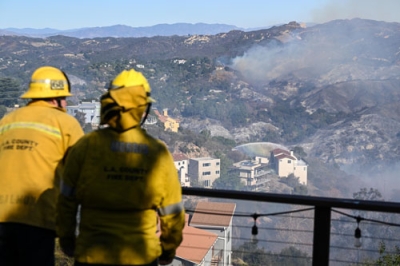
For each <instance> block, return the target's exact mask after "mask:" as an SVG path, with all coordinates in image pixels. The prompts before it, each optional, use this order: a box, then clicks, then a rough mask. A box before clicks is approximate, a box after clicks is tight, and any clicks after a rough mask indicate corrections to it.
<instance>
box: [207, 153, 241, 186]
mask: <svg viewBox="0 0 400 266" xmlns="http://www.w3.org/2000/svg"><path fill="white" fill-rule="evenodd" d="M214 155H215V157H217V158H219V159H220V160H221V164H220V177H219V178H217V179H216V180H215V181H214V183H213V187H214V188H217V189H231V190H240V189H241V188H243V184H241V183H240V179H239V177H238V176H235V175H232V174H230V173H229V168H230V167H231V166H232V164H233V161H232V160H231V159H229V158H228V157H227V156H226V155H225V154H223V153H222V152H220V151H216V152H215V154H214Z"/></svg>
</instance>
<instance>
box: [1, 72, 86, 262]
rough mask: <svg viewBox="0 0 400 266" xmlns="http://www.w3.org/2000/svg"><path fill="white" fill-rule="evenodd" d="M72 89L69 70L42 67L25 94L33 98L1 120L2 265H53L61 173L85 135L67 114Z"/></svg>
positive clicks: (24, 95) (75, 121) (34, 74)
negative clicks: (66, 158) (65, 160)
mask: <svg viewBox="0 0 400 266" xmlns="http://www.w3.org/2000/svg"><path fill="white" fill-rule="evenodd" d="M70 89H71V86H70V83H69V80H68V77H67V76H66V75H65V73H64V72H62V71H61V70H59V69H57V68H54V67H50V66H44V67H40V68H38V69H36V70H35V71H34V72H33V74H32V78H31V81H30V84H29V88H28V90H27V91H26V92H25V93H24V94H23V95H22V96H21V98H24V99H32V100H31V101H30V102H29V103H28V104H27V105H26V106H24V107H21V108H19V109H17V110H15V111H13V112H11V113H9V114H7V115H6V116H4V117H3V118H2V119H1V121H0V169H1V176H0V210H1V211H0V265H54V240H55V208H56V200H57V197H58V192H59V187H58V184H59V178H58V180H57V174H56V172H57V171H56V169H59V170H60V169H61V168H60V167H61V162H62V159H63V157H64V154H65V153H66V151H67V149H68V148H69V147H70V146H72V145H73V144H75V142H76V141H77V140H78V139H79V138H80V137H82V136H83V131H82V128H81V126H80V125H79V123H78V121H77V120H76V119H75V118H73V117H72V116H70V115H68V114H67V113H66V109H65V107H66V100H65V98H66V97H67V96H71V93H70Z"/></svg>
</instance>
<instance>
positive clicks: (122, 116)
mask: <svg viewBox="0 0 400 266" xmlns="http://www.w3.org/2000/svg"><path fill="white" fill-rule="evenodd" d="M150 93H151V88H150V85H149V83H148V81H147V79H146V78H145V77H144V76H143V74H142V73H140V72H137V71H135V70H134V69H130V70H123V71H122V72H121V73H120V74H118V75H117V76H116V77H115V78H114V79H113V80H112V81H111V82H110V87H109V90H108V92H107V93H105V94H104V95H103V96H102V97H101V109H100V116H101V122H100V123H101V124H109V125H110V122H111V124H112V125H111V126H112V127H120V128H123V129H127V128H131V127H134V126H137V125H138V124H140V123H141V119H142V117H143V114H144V113H145V112H147V111H148V107H149V106H150V104H151V103H152V102H154V100H153V99H152V98H151V97H150Z"/></svg>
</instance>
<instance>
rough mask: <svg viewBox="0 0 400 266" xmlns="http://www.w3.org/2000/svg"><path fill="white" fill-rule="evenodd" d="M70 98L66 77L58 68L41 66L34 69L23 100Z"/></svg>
mask: <svg viewBox="0 0 400 266" xmlns="http://www.w3.org/2000/svg"><path fill="white" fill-rule="evenodd" d="M67 96H72V94H71V84H70V82H69V79H68V77H67V75H66V74H65V73H64V72H63V71H61V70H60V69H58V68H55V67H51V66H43V67H39V68H38V69H36V70H35V71H34V72H33V74H32V77H31V81H30V83H29V88H28V90H27V91H26V92H25V93H24V94H23V95H22V96H21V98H23V99H54V98H64V97H67Z"/></svg>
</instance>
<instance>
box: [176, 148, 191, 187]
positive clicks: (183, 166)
mask: <svg viewBox="0 0 400 266" xmlns="http://www.w3.org/2000/svg"><path fill="white" fill-rule="evenodd" d="M172 157H173V158H174V164H175V167H176V170H177V171H178V176H179V181H180V182H181V186H182V187H190V179H189V176H188V169H189V158H188V157H187V156H186V155H184V154H182V153H174V154H172Z"/></svg>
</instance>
